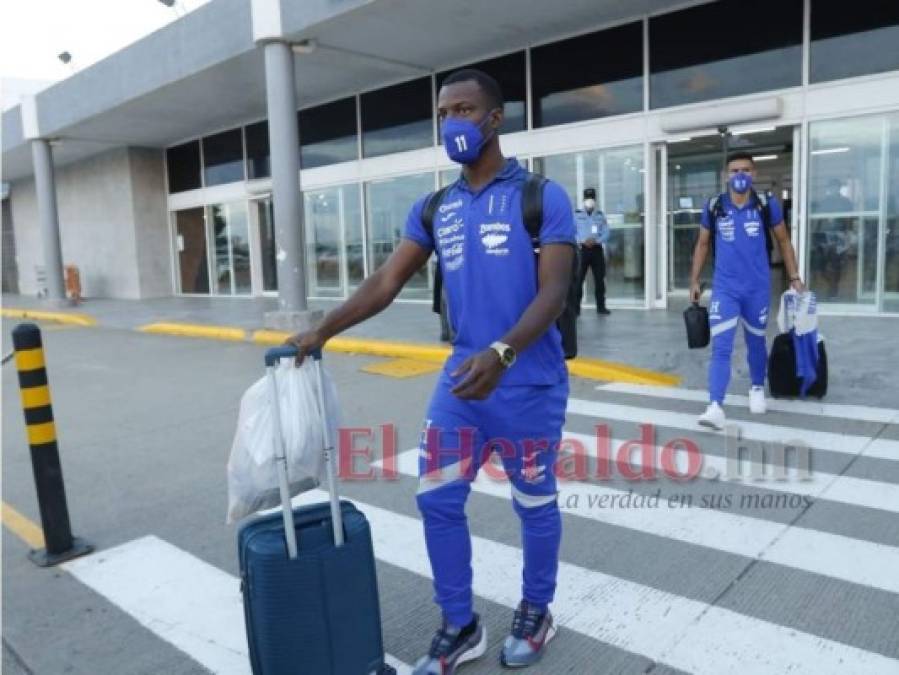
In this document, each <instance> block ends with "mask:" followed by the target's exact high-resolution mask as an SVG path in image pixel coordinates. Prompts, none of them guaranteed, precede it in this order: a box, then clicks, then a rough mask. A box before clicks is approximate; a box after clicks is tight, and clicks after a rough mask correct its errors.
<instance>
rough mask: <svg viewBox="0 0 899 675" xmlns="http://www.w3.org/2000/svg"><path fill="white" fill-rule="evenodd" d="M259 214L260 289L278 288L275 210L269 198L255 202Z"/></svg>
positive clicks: (275, 289) (271, 289)
mask: <svg viewBox="0 0 899 675" xmlns="http://www.w3.org/2000/svg"><path fill="white" fill-rule="evenodd" d="M256 208H257V209H258V215H259V247H260V249H261V252H262V290H264V291H277V290H278V259H277V257H276V256H277V249H276V247H275V212H274V209H273V204H272V200H271V199H260V200H258V201H257V202H256Z"/></svg>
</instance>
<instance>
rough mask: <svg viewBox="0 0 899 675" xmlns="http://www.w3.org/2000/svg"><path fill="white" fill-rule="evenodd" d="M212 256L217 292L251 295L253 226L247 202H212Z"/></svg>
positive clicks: (210, 209)
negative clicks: (248, 219)
mask: <svg viewBox="0 0 899 675" xmlns="http://www.w3.org/2000/svg"><path fill="white" fill-rule="evenodd" d="M209 212H210V215H211V218H210V230H211V232H210V234H211V237H210V246H211V248H212V251H211V254H210V255H211V258H212V260H214V261H215V262H214V266H213V272H214V287H213V291H214V293H216V294H217V295H249V294H250V293H251V292H252V282H251V279H250V237H249V234H250V230H249V224H248V222H247V205H246V202H228V203H225V204H212V205H211V206H209Z"/></svg>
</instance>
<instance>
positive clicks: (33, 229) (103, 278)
mask: <svg viewBox="0 0 899 675" xmlns="http://www.w3.org/2000/svg"><path fill="white" fill-rule="evenodd" d="M164 187H165V186H164V184H163V165H162V153H161V151H158V150H143V149H133V148H130V149H129V148H116V149H113V150H110V151H108V152H105V153H102V154H100V155H97V156H95V157H92V158H90V159H87V160H85V161H82V162H78V163H77V164H74V165H71V166H67V167H63V168H61V169H57V171H56V194H57V203H58V209H59V225H60V235H61V240H62V258H63V264H73V265H77V266H78V268H79V271H80V272H81V289H82V294H83V296H84V297H86V298H90V297H111V298H141V297H152V296H161V295H170V294H171V281H170V279H171V274H170V271H169V270H170V266H171V260H170V259H171V255H170V251H169V248H168V225H167V219H166V211H165V191H164ZM11 201H12V211H13V226H14V228H15V236H16V247H17V253H18V262H19V290H20V292H21V293H23V294H29V295H30V294H34V293H36V292H37V290H38V288H37V285H36V276H35V266H37V265H41V266H42V265H43V246H42V242H41V236H40V226H39V221H38V214H37V204H36V197H35V190H34V180H33V179H29V180H27V181H20V182H16V183H14V184H13V185H12V187H11Z"/></svg>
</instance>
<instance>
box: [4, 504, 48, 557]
mask: <svg viewBox="0 0 899 675" xmlns="http://www.w3.org/2000/svg"><path fill="white" fill-rule="evenodd" d="M2 504H3V508H2V511H0V516H2V519H3V524H4V525H6V527H7V528H8V529H9V531H10V532H12V533H13V534H14V535H16V536H17V537H18V538H19V539H21V540H22V541H24V542H25V543H26V544H28V546H30V547H31V548H33V549H39V548H44V547H45V546H46V544H45V543H44V531H43V530H42V529H41V528H40V527H38V526H37V525H36V524H35V523H33V522H31V521H30V520H28V518H26V517H25V516H23V515H22V514H21V513H19V512H18V511H16V510H15V509H14V508H13V507H11V506H10V505H9V504H7V503H6V502H3V503H2Z"/></svg>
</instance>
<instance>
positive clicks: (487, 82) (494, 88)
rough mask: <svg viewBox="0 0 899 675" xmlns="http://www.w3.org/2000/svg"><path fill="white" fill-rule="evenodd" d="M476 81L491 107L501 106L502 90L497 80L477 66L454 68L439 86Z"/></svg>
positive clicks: (502, 102)
mask: <svg viewBox="0 0 899 675" xmlns="http://www.w3.org/2000/svg"><path fill="white" fill-rule="evenodd" d="M472 81H473V82H476V83H477V85H478V87H480V89H481V91H482V92H484V95H485V96H486V97H487V102H488V103H489V105H490V107H491V108H502V107H503V105H504V103H505V101H504V100H503V90H502V89H500V87H499V82H497V81H496V80H494V79H493V78H492V77H490V76H489V75H488V74H487V73H485V72H484V71H483V70H478V69H477V68H462V69H461V70H456V71H454V72H452V73H450V74H449V75H447V76H446V78H445V79H444V80H443V82H441V83H440V86H441V87H445V86H446V85H448V84H456V83H457V82H472Z"/></svg>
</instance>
